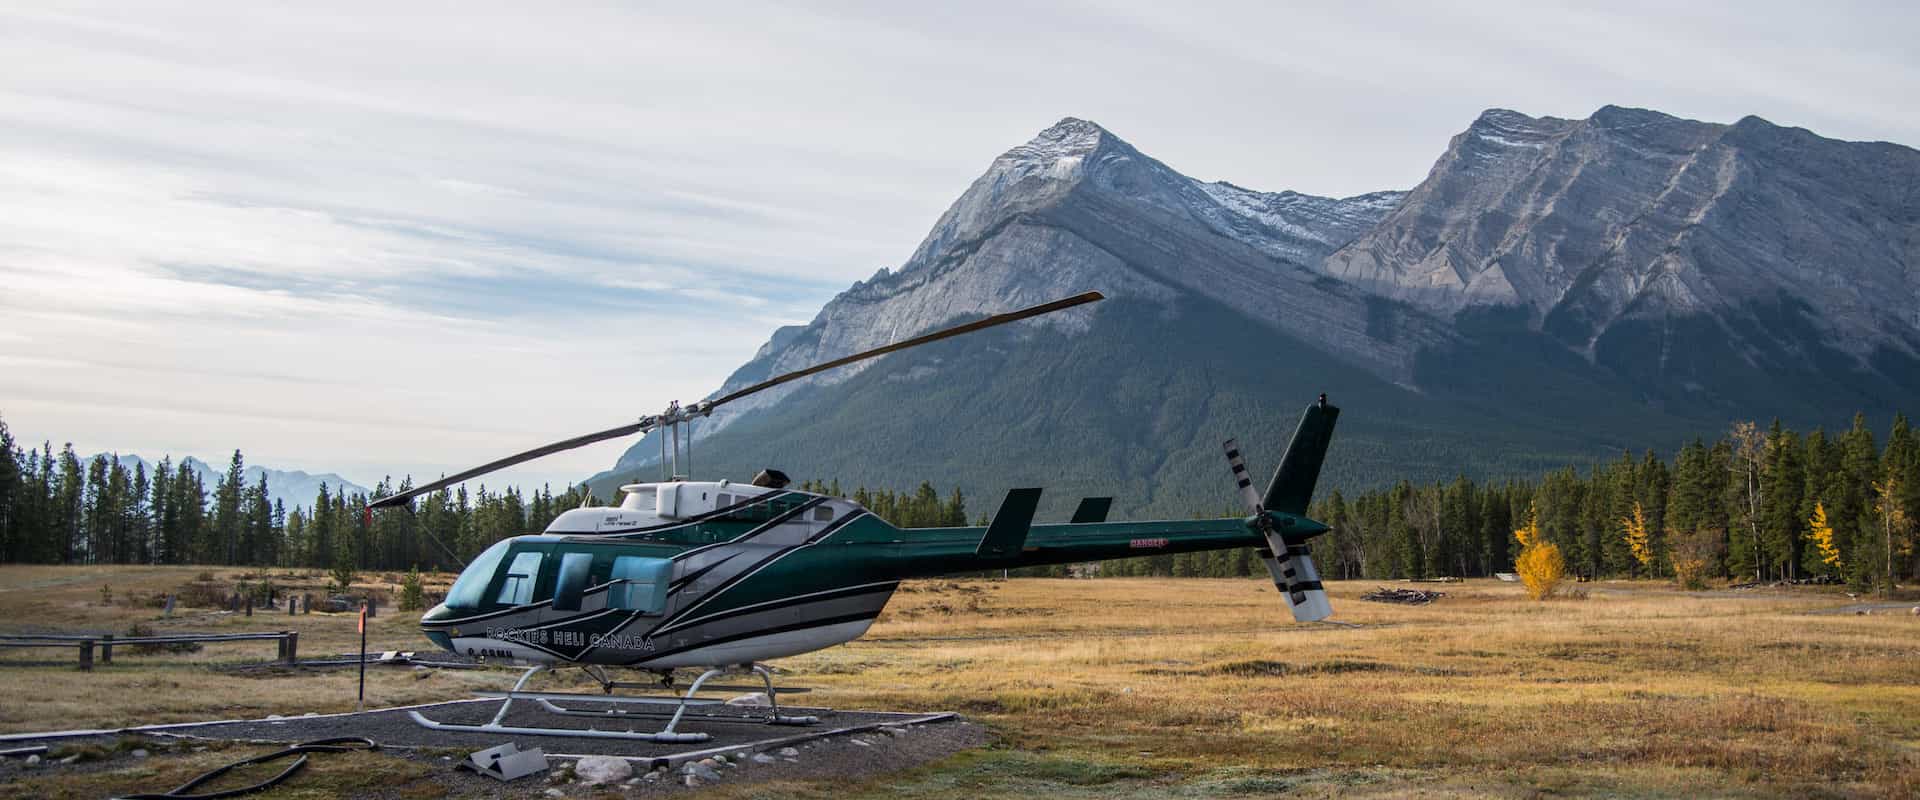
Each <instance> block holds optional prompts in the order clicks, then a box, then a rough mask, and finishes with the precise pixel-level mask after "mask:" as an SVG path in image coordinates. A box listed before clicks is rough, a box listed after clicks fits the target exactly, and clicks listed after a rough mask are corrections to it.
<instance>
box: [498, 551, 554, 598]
mask: <svg viewBox="0 0 1920 800" xmlns="http://www.w3.org/2000/svg"><path fill="white" fill-rule="evenodd" d="M544 555H545V554H543V553H538V552H523V553H518V554H516V555H514V557H513V561H512V562H511V563H509V564H508V565H507V574H506V575H505V576H503V577H502V579H501V581H500V594H499V595H498V596H497V597H495V598H494V602H496V603H505V604H507V605H514V606H518V605H525V604H527V603H531V602H533V585H534V583H536V582H538V581H539V580H540V562H541V560H542V558H543V556H544Z"/></svg>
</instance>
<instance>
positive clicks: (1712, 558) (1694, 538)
mask: <svg viewBox="0 0 1920 800" xmlns="http://www.w3.org/2000/svg"><path fill="white" fill-rule="evenodd" d="M1667 541H1670V542H1672V543H1673V577H1674V579H1675V580H1677V581H1679V583H1680V588H1682V589H1687V590H1689V591H1699V590H1701V589H1705V588H1707V570H1708V568H1709V567H1710V566H1711V565H1713V564H1716V563H1719V561H1720V556H1721V553H1722V552H1723V551H1724V550H1725V548H1724V547H1723V546H1722V544H1721V542H1720V532H1719V531H1714V530H1697V531H1692V532H1690V533H1685V534H1681V533H1676V532H1673V531H1668V532H1667Z"/></svg>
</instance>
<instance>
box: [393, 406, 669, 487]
mask: <svg viewBox="0 0 1920 800" xmlns="http://www.w3.org/2000/svg"><path fill="white" fill-rule="evenodd" d="M654 419H655V418H654V417H643V418H641V420H640V421H639V422H632V423H628V424H626V425H622V426H620V427H618V428H608V429H606V430H604V431H597V432H595V433H589V434H587V435H585V436H575V437H573V438H571V439H566V440H564V441H558V442H554V443H553V444H550V445H545V446H542V447H536V448H533V449H532V450H528V451H526V452H524V453H519V454H516V455H511V456H507V457H506V458H503V459H500V460H499V461H491V462H488V463H486V464H482V465H480V466H477V467H474V468H473V469H470V470H467V471H466V472H461V473H458V474H454V475H448V476H447V477H444V478H441V479H440V480H437V481H434V482H432V483H428V484H423V485H421V486H416V487H414V488H412V489H409V490H407V491H404V492H401V493H399V494H395V495H388V496H386V497H382V498H380V499H379V500H375V501H373V502H372V503H369V504H368V505H367V507H368V508H390V507H393V506H397V505H401V504H403V503H405V502H407V501H408V500H412V499H413V498H415V497H419V496H420V495H423V494H427V493H429V492H437V491H440V490H441V489H445V488H447V487H449V486H452V485H454V484H457V483H465V482H466V481H468V480H471V479H473V478H477V477H479V476H481V475H485V474H487V473H489V472H492V471H494V470H497V469H505V468H507V467H511V466H513V465H515V464H518V463H520V462H523V461H532V460H534V459H536V458H539V457H541V456H545V455H551V454H553V453H558V452H560V451H562V450H572V449H573V448H576V447H585V446H586V445H590V444H593V443H594V442H603V441H606V440H608V439H618V438H620V437H622V436H631V435H633V434H636V433H645V432H646V431H648V430H650V429H652V428H653V422H654Z"/></svg>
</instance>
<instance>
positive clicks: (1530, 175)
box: [596, 107, 1920, 513]
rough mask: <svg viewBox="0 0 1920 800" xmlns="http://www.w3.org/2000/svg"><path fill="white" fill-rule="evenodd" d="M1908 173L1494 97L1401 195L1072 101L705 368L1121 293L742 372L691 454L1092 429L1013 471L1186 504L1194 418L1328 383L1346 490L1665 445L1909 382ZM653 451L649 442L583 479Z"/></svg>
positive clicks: (981, 449) (764, 453) (1212, 429)
mask: <svg viewBox="0 0 1920 800" xmlns="http://www.w3.org/2000/svg"><path fill="white" fill-rule="evenodd" d="M1916 187H1920V153H1916V152H1915V151H1913V150H1911V149H1908V148H1904V147H1899V146H1896V145H1888V144H1861V143H1850V142H1837V141H1832V140H1828V139H1822V138H1820V137H1818V136H1814V135H1813V134H1811V133H1808V132H1806V131H1802V130H1798V129H1788V128H1780V127H1777V126H1774V125H1771V124H1769V123H1767V122H1765V121H1762V120H1759V119H1757V118H1751V117H1750V118H1748V119H1745V120H1742V121H1740V122H1738V123H1736V124H1733V125H1715V124H1710V123H1701V122H1693V121H1688V120H1681V119H1676V118H1673V117H1669V116H1666V115H1663V114H1658V113H1655V112H1650V111H1639V110H1631V109H1620V108H1612V107H1609V108H1604V109H1601V110H1600V111H1599V112H1597V113H1595V114H1594V115H1593V116H1592V117H1590V118H1588V119H1585V120H1560V119H1553V118H1537V119H1536V118H1533V117H1528V116H1525V115H1522V114H1518V113H1514V112H1510V111H1498V110H1496V111H1489V112H1487V113H1485V114H1483V115H1482V116H1481V117H1480V119H1478V120H1476V121H1475V122H1474V123H1473V125H1472V126H1470V127H1469V128H1468V129H1467V130H1466V131H1465V132H1463V133H1461V134H1460V135H1459V136H1456V137H1454V139H1453V140H1452V142H1451V143H1450V144H1449V146H1448V148H1447V150H1446V152H1445V153H1444V154H1443V155H1442V156H1441V158H1440V160H1439V161H1438V162H1437V163H1436V164H1435V166H1434V168H1433V170H1432V172H1431V173H1430V174H1429V176H1428V177H1427V179H1426V180H1425V181H1423V182H1421V184H1420V185H1419V186H1417V187H1414V188H1413V189H1412V190H1411V191H1408V192H1397V191H1388V192H1377V193H1373V194H1367V195H1361V196H1358V197H1350V198H1343V199H1335V198H1324V197H1315V196H1311V195H1304V194H1298V193H1294V192H1281V193H1275V194H1269V193H1263V192H1257V191H1252V190H1248V189H1244V188H1241V187H1238V186H1234V185H1232V184H1230V183H1225V182H1220V183H1205V182H1201V181H1197V180H1194V179H1192V178H1188V177H1186V176H1184V175H1181V174H1179V173H1178V172H1175V171H1173V170H1172V169H1170V168H1168V167H1167V166H1166V165H1164V164H1161V163H1160V162H1158V161H1155V160H1153V159H1152V158H1149V157H1147V156H1145V155H1144V154H1142V153H1140V152H1139V151H1138V150H1136V149H1134V148H1133V147H1132V146H1131V145H1128V144H1127V143H1126V142H1124V141H1121V140H1120V139H1119V138H1118V137H1116V136H1114V135H1113V134H1112V133H1110V132H1108V131H1106V130H1104V129H1102V128H1101V127H1099V126H1098V125H1095V124H1093V123H1091V122H1087V121H1084V120H1077V119H1066V120H1062V121H1061V122H1059V123H1058V124H1056V125H1054V126H1053V127H1050V128H1048V129H1046V130H1045V131H1042V132H1041V133H1040V135H1039V136H1037V137H1035V138H1034V139H1033V140H1032V141H1030V142H1027V143H1026V144H1024V145H1021V146H1019V147H1016V148H1014V149H1012V150H1009V151H1007V152H1006V153H1005V154H1003V155H1002V156H1000V157H999V158H998V159H995V160H994V162H993V163H992V165H990V166H989V168H988V169H987V171H986V173H985V174H983V175H982V176H981V177H980V178H979V179H978V180H976V181H974V183H973V184H972V185H971V186H970V187H968V189H967V190H966V192H965V193H964V194H962V195H961V197H960V198H959V199H958V200H957V201H956V202H955V203H954V204H953V206H952V207H951V208H949V209H948V210H947V212H946V213H945V214H944V215H942V216H941V218H940V219H939V221H938V222H937V223H936V224H935V225H934V227H933V229H932V231H931V232H929V234H928V235H927V237H926V239H925V240H924V241H923V242H922V243H921V245H920V246H919V248H917V249H916V250H915V251H914V253H913V254H912V256H911V257H910V258H908V259H907V260H906V261H905V262H904V263H903V264H901V265H900V267H899V268H898V269H895V270H882V271H881V272H879V273H878V274H876V275H874V276H873V277H872V278H870V279H868V280H866V281H862V282H859V283H856V284H854V286H853V287H851V288H850V289H848V290H847V291H846V292H844V293H842V294H841V295H840V296H838V297H836V298H834V299H833V300H832V301H831V302H829V303H828V304H827V305H826V306H825V308H823V309H822V310H821V312H820V314H819V315H818V316H817V317H816V318H815V319H814V320H813V321H812V322H811V323H809V324H807V325H805V326H794V327H789V328H783V329H781V330H779V331H776V332H775V334H774V335H773V337H772V338H771V340H770V341H769V342H768V343H767V345H766V346H765V347H763V348H761V350H760V352H759V353H758V354H757V355H756V356H755V358H754V359H753V360H752V361H751V362H749V363H748V364H747V365H745V366H743V367H742V368H741V369H740V370H739V371H738V372H736V373H735V374H734V375H733V376H732V377H731V378H729V379H728V381H727V383H726V385H725V386H723V387H722V388H721V390H722V391H725V390H730V389H732V388H735V387H738V386H742V385H745V384H747V383H750V382H753V381H757V380H760V379H762V378H764V377H766V376H768V375H771V374H775V373H778V372H783V371H786V370H790V369H797V368H800V367H803V366H806V365H809V364H812V363H816V362H819V361H824V360H827V359H830V358H834V357H837V356H840V355H845V354H847V353H850V352H854V351H857V350H860V349H864V348H868V347H874V346H878V345H881V344H885V343H887V342H890V341H894V340H897V339H900V338H904V337H907V336H911V335H914V334H917V333H921V332H924V331H926V330H928V329H931V328H934V327H938V326H941V325H945V324H950V323H952V322H955V321H957V320H959V319H961V318H963V317H970V316H979V315H984V314H989V313H994V312H998V311H1004V310H1008V309H1012V308H1017V307H1021V306H1026V305H1030V304H1033V303H1038V302H1042V301H1045V300H1049V299H1054V298H1058V297H1062V296H1065V295H1069V294H1073V293H1077V292H1082V291H1086V290H1088V289H1098V290H1100V291H1102V292H1105V293H1106V294H1107V295H1108V296H1109V297H1110V298H1113V299H1110V300H1109V301H1107V302H1105V303H1101V304H1098V305H1096V306H1093V307H1090V308H1085V309H1076V310H1074V311H1070V312H1066V313H1062V314H1058V315H1054V316H1052V317H1049V318H1045V319H1042V320H1036V321H1033V322H1029V323H1023V324H1021V325H1018V326H1014V328H1013V329H1011V330H1002V331H997V332H994V333H989V334H981V335H976V336H973V337H965V338H963V339H960V340H954V341H952V342H948V343H943V344H941V345H938V346H932V347H927V348H922V349H919V350H915V351H908V352H905V353H901V354H896V355H894V356H889V357H887V358H884V359H879V360H876V361H873V362H868V363H867V364H865V365H863V366H861V367H855V368H848V369H844V370H841V371H838V372H835V373H829V374H826V375H822V376H818V377H816V378H812V379H808V380H805V381H798V382H795V383H794V384H791V385H789V386H786V387H782V388H781V389H779V390H775V391H770V392H766V393H763V394H761V395H757V396H755V397H753V398H751V399H750V400H746V401H741V402H739V403H736V404H734V405H733V406H731V407H729V408H727V409H725V410H724V411H723V412H722V413H720V414H716V415H715V417H714V418H713V419H712V420H710V421H706V422H703V423H701V425H700V426H699V427H698V429H697V430H696V435H697V436H698V437H700V439H701V440H702V449H701V455H700V457H699V458H698V459H697V460H696V463H697V464H700V465H701V466H702V467H703V471H705V469H704V468H706V467H712V468H716V469H726V470H730V471H744V470H749V469H750V468H752V467H757V466H761V465H763V463H764V462H777V463H779V464H784V465H788V466H793V467H796V470H795V471H796V472H797V473H799V474H806V475H813V476H818V477H840V478H843V479H846V480H847V481H849V482H855V481H858V482H864V483H867V484H869V485H887V486H893V485H898V484H900V483H902V482H916V481H918V480H919V479H921V478H933V479H940V478H942V476H947V475H951V474H952V473H954V472H955V471H956V470H958V469H959V468H960V467H963V466H964V467H968V468H972V469H975V470H985V471H988V472H992V471H994V470H998V471H999V472H1000V473H1001V474H999V475H992V474H989V475H985V476H974V477H962V478H961V482H962V485H963V486H965V487H966V488H967V489H969V490H994V489H997V488H1000V487H1004V486H1007V485H1012V484H1010V483H1007V481H1011V480H1013V479H1014V478H1015V477H1018V475H1019V474H1020V473H1023V472H1027V471H1028V470H1026V469H1025V468H1024V467H1023V466H1022V465H1027V466H1031V465H1033V464H1047V465H1064V464H1069V463H1084V462H1075V461H1074V460H1073V459H1071V458H1068V457H1066V456H1064V455H1060V456H1058V457H1056V455H1057V452H1058V451H1061V450H1073V449H1075V448H1078V449H1079V450H1080V451H1081V452H1082V453H1083V454H1087V455H1088V456H1090V457H1091V458H1093V459H1094V460H1093V461H1092V463H1090V464H1089V465H1087V466H1085V467H1083V468H1079V469H1078V470H1077V471H1070V473H1069V474H1066V475H1062V474H1060V470H1059V469H1051V468H1049V469H1043V470H1041V472H1040V474H1034V475H1032V476H1031V479H1032V480H1036V481H1040V482H1042V483H1046V482H1055V483H1057V482H1059V481H1061V480H1066V481H1067V482H1068V483H1070V484H1074V485H1079V484H1082V483H1084V484H1085V485H1087V486H1088V487H1089V488H1092V487H1095V486H1098V485H1100V484H1102V483H1106V484H1112V483H1116V482H1117V483H1120V484H1123V485H1127V486H1130V487H1131V488H1130V490H1129V491H1132V492H1134V493H1135V497H1134V500H1133V501H1131V502H1130V501H1129V500H1128V499H1127V498H1122V499H1121V501H1120V505H1119V507H1120V508H1122V509H1136V510H1137V509H1142V508H1152V509H1155V510H1158V511H1162V512H1182V513H1183V512H1190V511H1192V510H1194V507H1193V504H1194V503H1196V502H1201V501H1200V499H1199V498H1203V497H1206V498H1211V497H1213V493H1210V492H1202V493H1200V494H1187V493H1185V492H1184V491H1181V490H1172V489H1170V488H1169V487H1173V486H1186V485H1188V484H1191V483H1193V482H1194V481H1196V480H1201V481H1203V480H1205V479H1207V478H1215V477H1218V476H1215V475H1212V473H1211V472H1209V471H1208V470H1209V469H1210V467H1213V466H1219V465H1217V464H1213V463H1212V462H1213V461H1215V460H1217V455H1218V454H1217V453H1214V452H1212V449H1213V448H1214V447H1215V445H1216V444H1217V439H1213V438H1212V437H1216V436H1217V437H1219V438H1224V437H1225V436H1228V435H1241V436H1242V438H1243V440H1244V439H1248V438H1251V439H1253V440H1254V441H1256V442H1259V443H1260V444H1263V445H1266V446H1268V447H1271V448H1275V449H1277V448H1278V447H1279V446H1281V445H1283V444H1284V442H1283V441H1282V440H1283V439H1284V436H1285V433H1286V432H1287V430H1289V429H1290V425H1291V419H1292V417H1293V415H1294V414H1295V413H1297V408H1298V406H1300V405H1301V404H1303V403H1304V402H1306V400H1307V399H1309V398H1311V397H1312V396H1313V394H1314V393H1315V392H1317V391H1320V390H1323V389H1325V390H1329V391H1331V390H1333V389H1338V390H1339V391H1341V392H1342V394H1340V395H1336V398H1337V399H1340V400H1342V402H1343V405H1345V406H1346V407H1347V408H1348V409H1349V411H1350V413H1349V414H1348V415H1347V416H1346V417H1345V418H1344V419H1343V431H1342V433H1343V437H1344V438H1343V444H1342V445H1341V447H1340V448H1337V450H1339V451H1342V452H1344V453H1346V456H1345V457H1346V459H1347V460H1346V461H1344V462H1343V461H1340V460H1339V459H1340V458H1341V455H1340V453H1339V452H1337V453H1336V456H1335V457H1336V463H1333V464H1330V466H1329V469H1330V470H1332V471H1333V472H1334V473H1335V474H1336V475H1338V476H1340V479H1341V480H1344V481H1345V482H1346V483H1348V484H1353V485H1357V484H1367V483H1375V482H1378V481H1381V480H1387V479H1396V478H1399V477H1403V476H1404V477H1434V476H1443V475H1451V474H1453V473H1454V472H1457V471H1460V470H1462V469H1465V470H1469V471H1475V472H1481V473H1485V472H1500V471H1512V470H1520V469H1526V468H1530V467H1531V466H1533V465H1535V464H1545V463H1550V462H1552V461H1553V460H1556V459H1559V460H1566V459H1575V458H1580V457H1582V456H1588V455H1593V454H1596V453H1598V452H1600V451H1602V450H1605V449H1608V448H1618V447H1622V446H1626V447H1636V448H1638V447H1647V446H1663V447H1664V446H1671V445H1673V444H1674V441H1675V438H1674V437H1679V436H1682V435H1686V434H1687V433H1690V432H1696V431H1697V432H1706V431H1710V430H1712V429H1715V428H1718V427H1720V426H1721V425H1724V424H1725V422H1726V420H1727V419H1728V418H1729V417H1730V416H1738V415H1745V416H1754V417H1762V418H1764V417H1769V416H1774V415H1781V416H1785V417H1787V418H1788V419H1790V420H1793V421H1796V422H1801V423H1809V424H1817V423H1821V422H1827V423H1832V422H1837V421H1840V420H1842V419H1844V418H1845V417H1847V416H1850V415H1851V414H1852V412H1853V411H1855V410H1858V409H1866V410H1869V411H1883V410H1890V409H1892V408H1894V407H1895V406H1897V405H1898V404H1899V403H1900V402H1903V401H1905V400H1906V398H1908V397H1912V396H1915V394H1916V393H1920V358H1916V354H1917V353H1920V332H1917V331H1920V312H1916V311H1915V309H1916V308H1920V188H1916ZM1062 353H1070V354H1071V355H1072V358H1071V360H1066V361H1063V360H1061V359H1062V355H1061V354H1062ZM1228 353H1231V354H1233V357H1232V358H1227V357H1226V356H1225V355H1223V354H1228ZM876 368H878V369H876ZM1275 415H1277V416H1278V418H1277V419H1276V416H1275ZM1249 418H1253V419H1249ZM902 426H904V427H902ZM1249 428H1253V429H1254V430H1251V431H1250V430H1248V429H1249ZM882 433H884V435H882ZM909 450H911V451H913V452H905V451H909ZM1250 450H1252V452H1259V451H1258V450H1253V449H1252V448H1250ZM877 451H885V453H884V454H881V453H878V452H877ZM658 452H659V450H658V445H657V443H655V442H653V441H652V440H646V441H643V442H641V443H640V444H637V445H636V446H635V447H634V448H632V449H631V450H629V451H628V453H627V454H626V455H624V456H623V457H622V458H621V460H620V462H619V464H617V465H616V467H615V469H614V470H611V471H609V472H608V473H603V474H602V475H601V476H597V477H596V485H597V486H602V485H605V484H607V483H611V482H616V481H618V480H624V479H627V478H631V477H633V476H634V475H636V474H641V473H640V471H639V469H638V467H640V466H641V465H643V464H648V463H652V461H653V460H655V459H657V455H658ZM913 453H918V455H915V454H913ZM1275 457H1277V452H1276V453H1275ZM802 466H804V467H805V468H799V467H802ZM742 474H745V472H742ZM947 480H951V479H950V478H949V479H947ZM1207 486H1209V487H1210V486H1211V484H1210V483H1209V484H1207ZM1181 503H1185V504H1187V506H1186V507H1179V504H1181Z"/></svg>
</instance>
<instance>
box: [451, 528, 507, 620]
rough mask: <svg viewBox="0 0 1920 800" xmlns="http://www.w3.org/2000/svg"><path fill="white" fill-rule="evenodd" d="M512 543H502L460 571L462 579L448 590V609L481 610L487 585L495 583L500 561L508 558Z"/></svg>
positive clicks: (455, 581)
mask: <svg viewBox="0 0 1920 800" xmlns="http://www.w3.org/2000/svg"><path fill="white" fill-rule="evenodd" d="M512 546H513V543H512V542H509V541H501V542H499V543H497V544H495V545H494V546H492V547H489V548H487V550H486V552H484V553H481V554H480V557H479V558H476V559H474V560H473V563H472V564H470V565H468V566H467V568H466V569H464V570H461V571H460V577H459V578H458V579H455V580H454V582H453V588H451V589H448V590H447V607H448V608H479V607H480V603H481V602H482V601H484V600H485V599H486V596H487V584H489V583H492V582H493V573H494V571H495V570H497V569H499V567H500V560H501V559H503V558H506V556H507V550H508V549H509V548H511V547H512Z"/></svg>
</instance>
